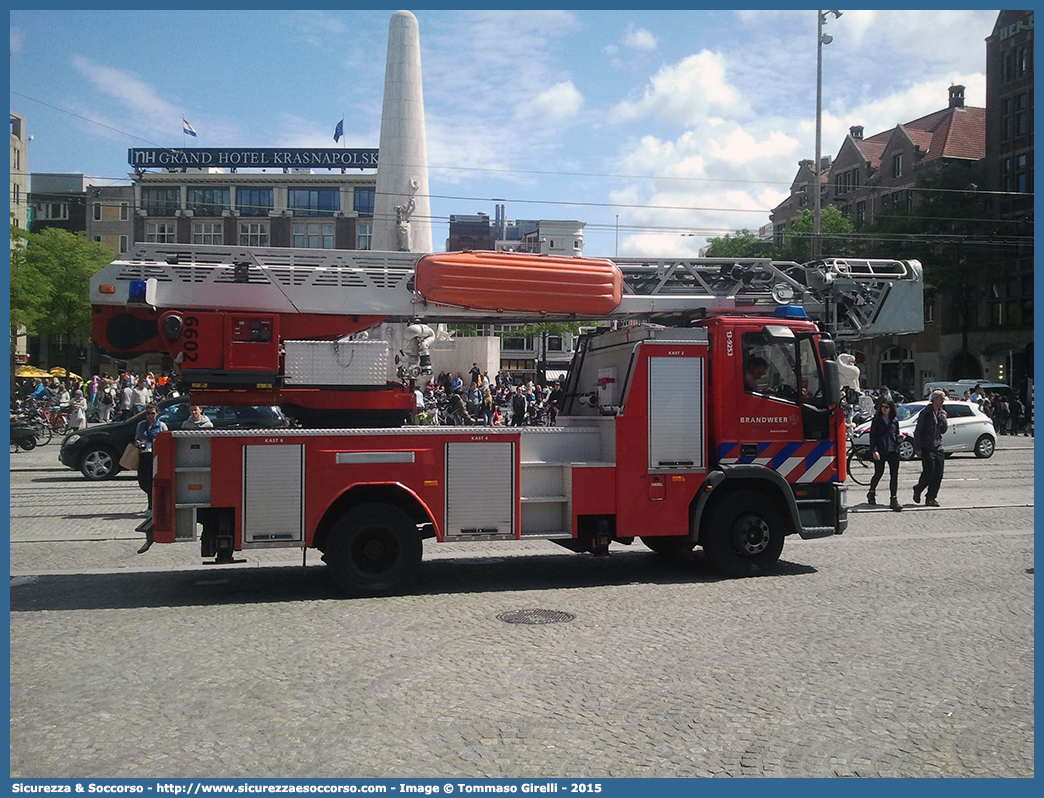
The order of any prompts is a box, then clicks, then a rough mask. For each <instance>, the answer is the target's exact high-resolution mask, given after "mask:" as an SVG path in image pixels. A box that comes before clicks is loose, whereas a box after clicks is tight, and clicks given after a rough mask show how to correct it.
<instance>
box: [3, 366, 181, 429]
mask: <svg viewBox="0 0 1044 798" xmlns="http://www.w3.org/2000/svg"><path fill="white" fill-rule="evenodd" d="M178 393H179V390H178V386H177V383H176V381H175V379H174V378H173V377H172V376H171V375H169V374H160V375H159V376H156V375H154V374H152V373H151V372H149V373H148V374H140V375H138V374H132V373H129V372H125V373H123V374H120V375H119V376H117V377H110V376H109V375H108V374H100V375H95V376H94V377H91V378H90V379H88V380H81V379H80V378H79V377H75V376H70V377H68V378H65V379H62V378H59V377H52V378H35V377H33V378H23V379H20V380H16V384H15V386H14V390H13V391H12V393H11V410H12V412H14V411H16V409H20V408H22V407H25V406H27V405H29V404H36V405H41V406H44V407H48V408H50V409H51V410H52V411H54V412H66V413H68V414H69V422H68V426H69V428H70V429H73V430H78V429H83V428H84V427H86V426H87V421H88V416H91V418H92V419H96V420H97V421H99V422H101V423H102V424H107V423H108V422H110V421H123V420H125V419H128V418H130V417H131V416H133V415H136V414H138V413H141V412H142V411H143V410H144V409H145V407H146V405H148V404H150V403H153V402H159V401H160V400H162V399H166V398H168V397H170V396H177V395H178Z"/></svg>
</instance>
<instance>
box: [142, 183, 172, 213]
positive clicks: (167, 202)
mask: <svg viewBox="0 0 1044 798" xmlns="http://www.w3.org/2000/svg"><path fill="white" fill-rule="evenodd" d="M141 207H142V208H143V209H144V210H145V213H147V214H148V215H149V216H174V215H175V214H176V213H177V212H178V210H179V209H180V208H181V189H180V188H143V189H142V190H141Z"/></svg>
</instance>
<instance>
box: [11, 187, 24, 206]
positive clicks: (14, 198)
mask: <svg viewBox="0 0 1044 798" xmlns="http://www.w3.org/2000/svg"><path fill="white" fill-rule="evenodd" d="M20 192H21V187H20V186H19V185H18V184H17V183H12V184H11V202H13V203H14V204H15V205H21V204H22V197H21V194H20Z"/></svg>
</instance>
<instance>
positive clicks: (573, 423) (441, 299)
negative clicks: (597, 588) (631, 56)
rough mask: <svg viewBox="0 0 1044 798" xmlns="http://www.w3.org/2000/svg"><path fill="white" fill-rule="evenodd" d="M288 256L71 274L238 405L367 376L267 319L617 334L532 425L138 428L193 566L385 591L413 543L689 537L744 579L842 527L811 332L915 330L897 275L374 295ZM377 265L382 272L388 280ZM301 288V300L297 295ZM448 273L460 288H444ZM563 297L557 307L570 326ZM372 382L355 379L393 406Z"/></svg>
mask: <svg viewBox="0 0 1044 798" xmlns="http://www.w3.org/2000/svg"><path fill="white" fill-rule="evenodd" d="M291 255H292V253H289V252H288V251H285V250H284V251H263V252H252V253H251V252H247V251H237V252H235V253H230V252H227V251H220V252H214V251H212V250H211V249H208V248H203V247H199V248H190V247H183V248H181V249H180V250H178V251H177V252H173V253H171V252H159V251H157V250H156V249H155V248H152V249H143V250H141V251H139V252H138V253H135V255H133V256H132V257H130V258H128V259H127V260H125V261H122V262H117V263H115V264H113V265H112V266H110V267H109V268H108V269H107V270H103V272H101V273H99V275H98V276H96V278H95V280H94V282H93V283H92V297H93V299H94V301H95V303H96V314H97V315H102V314H104V315H106V317H107V318H108V319H109V320H111V319H114V318H119V317H120V316H121V315H122V316H128V315H133V314H134V313H137V314H138V318H139V320H142V317H145V318H151V319H153V324H154V325H155V326H156V331H157V332H156V335H157V336H158V337H159V338H160V339H162V340H164V341H165V344H164V346H165V347H166V348H167V350H168V351H170V352H171V353H172V355H173V356H175V358H177V356H178V355H179V354H184V353H187V352H193V353H197V359H196V360H195V361H194V362H197V363H198V362H199V361H200V360H203V359H206V362H208V363H209V364H210V365H209V366H208V368H209V369H210V372H211V379H213V378H214V376H216V378H217V379H218V380H219V381H223V382H221V383H220V384H221V385H222V386H224V387H223V388H222V390H224V394H223V400H222V401H223V402H225V403H227V402H228V401H229V399H228V397H229V396H236V397H240V398H241V399H242V400H243V401H245V402H248V403H251V404H256V403H257V400H258V396H259V395H260V394H259V392H265V391H271V392H275V393H279V392H280V391H288V392H293V391H315V392H316V393H317V394H320V393H323V392H324V390H325V389H324V386H326V387H327V388H329V386H330V384H331V383H336V384H335V385H334V386H333V388H332V390H330V391H329V392H328V393H329V394H332V395H334V396H340V401H341V403H342V404H343V406H346V407H347V406H350V404H351V402H352V401H353V394H355V393H356V392H355V391H353V390H352V389H353V387H355V388H357V387H358V386H352V385H350V384H347V382H350V381H351V380H357V379H358V373H357V372H353V373H352V374H351V375H349V376H347V377H344V376H343V375H342V377H340V378H332V377H330V375H329V372H330V371H331V370H333V371H337V368H336V366H337V364H340V365H341V366H344V365H345V363H346V362H348V361H353V362H354V358H355V357H356V356H357V355H358V356H359V357H360V358H361V359H362V360H363V361H366V362H367V363H369V361H367V357H366V355H365V352H366V351H368V350H370V349H380V344H382V343H387V342H379V341H374V340H372V339H364V340H356V341H352V340H347V339H344V338H340V339H338V340H335V341H329V340H327V341H322V340H313V341H310V342H309V343H311V344H314V347H313V349H316V351H309V353H308V355H307V357H305V358H304V360H302V359H301V358H302V356H299V355H296V354H293V353H292V350H293V349H294V348H295V347H294V346H293V345H292V344H294V343H295V342H292V341H290V340H289V339H287V338H285V336H284V335H283V334H282V332H281V331H283V330H286V329H287V328H288V326H292V325H288V324H287V318H290V317H292V316H294V315H298V316H301V318H298V319H295V323H296V326H294V327H293V328H294V329H296V330H302V329H306V328H307V325H308V323H313V324H314V325H315V328H319V327H321V326H322V325H326V326H327V327H326V328H327V329H332V328H333V327H335V326H336V325H335V324H334V322H333V319H335V318H338V317H339V316H344V315H346V314H351V313H353V311H355V310H358V311H360V313H359V315H358V316H357V317H356V318H355V320H354V321H352V322H351V323H352V324H358V323H359V319H360V318H362V317H363V316H365V315H369V316H370V317H371V318H376V317H383V318H389V319H402V320H405V321H411V322H413V324H411V328H417V327H420V328H424V326H425V325H423V324H420V323H419V321H420V320H421V319H422V318H423V319H437V320H445V319H473V318H477V317H480V316H483V317H487V318H488V317H495V318H498V319H515V318H525V317H527V316H528V317H532V316H533V315H535V314H541V317H542V318H547V317H552V318H561V317H566V318H601V319H609V320H612V321H615V322H618V323H619V322H625V325H624V326H619V327H618V329H600V330H598V331H597V333H592V334H589V335H586V336H584V337H583V338H582V339H581V342H580V345H579V347H578V350H577V352H576V354H575V357H574V360H573V364H572V367H571V369H570V370H569V375H568V378H567V381H566V385H565V388H564V401H563V406H562V410H561V413H560V415H559V417H558V423H559V426H556V427H538V428H516V427H511V428H494V427H452V428H446V427H443V428H438V427H436V428H420V427H394V428H382V429H361V428H353V429H343V428H342V429H300V430H288V431H281V432H277V433H272V432H269V433H266V432H264V431H242V432H239V431H227V432H225V431H185V432H173V433H167V434H163V435H161V436H159V438H158V439H157V441H156V444H155V456H154V468H155V479H154V482H153V498H154V502H153V503H154V515H153V518H152V519H151V529H147V530H146V531H147V533H148V534H149V535H151V537H152V538H153V539H154V540H155V541H156V542H158V543H176V542H198V544H199V545H200V550H201V556H202V557H205V558H211V557H213V558H215V561H217V562H231V561H233V558H234V554H235V552H237V551H243V550H249V549H258V548H270V547H296V548H313V549H318V550H319V551H320V552H322V555H323V559H324V560H325V562H326V563H327V564H328V566H329V567H330V571H331V574H332V575H333V578H334V579H335V580H336V582H337V583H338V584H339V585H340V586H341V587H342V588H344V589H345V590H346V591H349V592H352V593H356V594H364V595H376V594H384V593H389V592H394V591H398V590H401V589H402V588H403V587H404V586H406V585H407V584H408V583H409V582H410V580H411V578H412V577H413V576H414V575H415V573H416V571H417V569H418V567H419V565H420V562H421V552H422V542H423V540H425V539H427V538H434V539H435V540H436V541H438V542H439V543H451V542H456V541H494V540H505V541H506V540H526V539H546V540H550V541H553V542H555V543H558V544H559V545H562V546H564V547H566V548H568V549H571V550H573V551H577V552H589V553H592V554H596V555H599V554H605V553H608V550H609V547H610V545H611V544H612V543H619V544H624V545H629V544H631V543H632V542H633V541H634V539H635V538H636V537H637V538H640V539H641V540H642V542H643V543H644V544H645V545H646V546H648V547H649V548H651V549H653V550H655V551H658V552H662V553H675V552H684V551H689V550H691V549H692V548H694V547H695V546H697V545H698V546H701V547H702V548H703V549H704V551H705V553H706V556H707V558H708V560H709V561H710V562H711V564H712V565H713V566H714V567H715V568H717V569H719V570H720V571H721V572H723V573H725V574H728V575H733V576H743V575H752V574H758V573H761V572H764V571H765V570H766V569H769V568H771V567H772V566H773V565H774V563H775V562H776V561H777V560H778V558H779V556H780V552H781V550H782V547H783V542H784V539H785V537H786V536H787V535H792V534H797V535H799V536H801V537H802V538H816V537H825V536H829V535H837V534H841V533H842V532H844V530H845V528H846V527H847V524H848V516H847V511H846V505H845V485H844V480H845V476H846V475H845V457H844V455H845V419H844V415H843V411H842V408H841V401H840V400H841V389H840V385H839V379H838V368H837V363H836V360H835V357H836V347H837V343H836V341H837V339H845V338H856V337H869V336H872V335H876V334H882V333H886V332H888V333H893V332H909V331H914V330H916V329H919V327H920V323H921V317H922V316H921V313H922V304H921V299H922V277H921V274H922V273H921V268H920V264H919V263H917V262H916V261H874V260H861V261H855V260H847V261H846V260H837V259H834V260H829V261H822V262H817V263H814V264H808V265H805V266H799V265H798V264H786V263H777V262H771V261H767V260H748V261H734V260H707V259H704V260H672V261H625V262H619V261H617V262H610V261H593V260H589V259H551V258H547V257H545V256H532V255H513V256H509V255H505V254H502V253H450V254H448V255H437V256H433V255H429V256H420V255H409V254H408V253H384V254H381V253H376V257H377V258H381V257H384V258H385V261H384V263H383V266H382V268H383V269H384V272H383V277H382V279H381V281H380V282H381V284H382V285H384V286H385V287H384V288H383V290H385V291H387V292H388V294H387V295H386V296H385V297H383V298H381V297H378V298H376V299H375V298H374V291H376V289H374V290H373V291H370V292H369V294H367V293H366V290H365V289H366V286H362V287H361V288H360V282H359V279H358V271H356V272H353V273H345V272H346V270H347V271H348V272H351V271H352V270H353V269H355V270H358V269H364V270H365V269H370V270H372V269H373V266H372V263H358V262H357V263H351V262H349V260H350V258H351V253H337V254H336V255H333V256H331V259H330V260H328V261H327V262H326V263H325V264H323V265H324V266H325V269H319V270H318V271H316V264H314V263H313V264H309V265H308V268H305V269H302V270H301V272H300V273H295V270H294V269H293V268H292V266H288V265H287V263H286V259H287V258H289V257H291ZM392 256H394V258H395V259H396V263H397V264H398V265H399V266H402V267H404V268H403V269H402V270H401V271H395V270H389V269H388V268H387V266H388V259H389V258H390V257H392ZM357 257H359V258H360V259H361V258H363V257H368V258H371V259H372V258H374V257H375V254H374V253H361V254H360V255H358V256H357ZM197 262H199V263H200V264H201V266H202V267H203V268H201V269H200V273H197V272H196V267H195V264H196V263H197ZM244 263H246V264H249V265H242V264H244ZM175 267H179V268H180V269H181V272H182V274H183V275H187V277H188V279H184V280H183V278H182V277H181V276H178V275H177V273H171V272H170V271H169V270H170V269H173V268H175ZM280 269H282V271H280ZM469 269H470V270H471V272H470V273H469V272H468V270H469ZM403 272H409V274H408V275H405V274H404V273H403ZM461 273H464V275H465V279H460V276H461ZM237 275H238V276H237ZM165 277H166V278H167V279H166V280H164V278H165ZM317 277H318V278H319V279H320V280H321V281H322V282H321V283H320V286H325V288H323V289H322V290H318V291H311V292H309V291H308V290H305V289H306V288H307V287H308V286H309V285H310V281H314V280H315V279H316V278H317ZM197 278H198V279H197ZM178 281H181V282H180V283H179V282H178ZM222 281H223V282H222ZM208 282H209V283H210V284H211V288H210V289H207V287H206V284H207V283H208ZM353 282H354V285H355V288H360V291H358V292H355V291H353V289H352V285H353ZM469 282H470V283H471V284H473V285H476V286H480V287H481V289H482V290H481V291H473V292H469V290H468V285H469ZM490 285H493V286H494V287H495V290H490V289H489V286H490ZM214 286H216V287H214ZM273 286H274V287H275V290H274V291H273V292H272V295H271V296H266V292H267V291H269V290H270V289H272V287H273ZM313 287H314V286H313ZM237 288H238V289H240V290H238V291H237V290H236V289H237ZM357 293H358V296H357V295H356V294H357ZM273 296H274V297H277V298H278V301H279V303H280V304H278V305H276V304H275V303H274V301H273ZM574 301H575V302H576V305H575V307H581V308H582V309H581V310H578V311H576V312H571V309H572V308H573V307H574V304H573V302H574ZM106 305H107V307H104V306H106ZM98 306H102V309H101V312H99V310H98ZM266 307H267V308H268V310H266V309H265V308H266ZM273 308H275V310H273ZM810 313H811V314H812V315H813V316H814V319H815V320H813V319H811V318H810V317H809V314H810ZM205 316H209V317H210V320H209V322H207V323H206V324H205V323H204V322H203V321H202V320H201V319H202V318H203V317H205ZM327 317H329V318H327ZM307 318H310V319H312V322H307V321H306V319H307ZM639 320H640V321H639ZM143 323H144V322H143ZM203 329H208V330H209V332H207V333H206V335H203V334H202V333H201V331H202V330H203ZM193 330H195V331H196V332H195V334H192V335H190V334H189V333H190V332H192V331H193ZM207 336H209V338H210V339H212V340H211V341H209V342H208V340H207ZM420 338H421V339H422V340H421V341H420V346H419V347H415V348H414V349H412V350H411V354H412V357H408V358H406V360H405V362H404V365H403V367H401V368H400V373H404V374H405V377H406V379H407V380H409V379H411V378H413V377H418V376H420V378H421V379H423V373H424V372H425V370H430V369H428V364H429V363H430V361H428V360H427V359H426V358H427V357H428V355H427V352H426V349H425V346H424V343H425V340H426V339H427V334H426V333H423V332H422V333H421V334H420ZM103 340H104V336H103ZM191 343H194V344H195V346H192V347H190V346H189V345H190V344H191ZM296 343H303V342H296ZM374 344H377V345H378V346H376V347H374V346H372V345H374ZM237 347H239V348H240V349H239V351H237ZM255 351H256V352H258V353H261V354H258V355H255V354H254V352H255ZM381 351H383V350H381ZM317 352H319V354H317ZM360 352H363V353H364V354H363V355H359V353H360ZM404 354H406V352H405V350H404ZM309 358H310V359H309ZM379 360H380V358H378V361H379ZM306 361H307V362H306ZM180 362H182V364H183V365H187V364H186V363H185V359H184V358H183V357H182V359H181V361H180ZM239 364H244V368H242V369H239V371H240V372H241V373H239V374H238V375H237V374H236V373H235V372H236V371H237V365H239ZM317 364H318V365H317ZM331 364H333V366H331ZM377 366H378V370H379V366H380V363H377ZM367 368H368V369H370V371H372V370H373V364H372V363H370V364H369V365H368V366H367ZM402 368H405V369H406V371H405V372H402V370H401V369H402ZM190 371H191V369H190ZM342 371H343V369H342ZM244 373H245V374H244ZM292 375H296V376H292ZM378 376H379V377H380V379H375V380H374V381H373V383H374V384H372V385H371V386H370V387H372V389H373V390H374V391H376V392H377V393H378V395H379V394H380V393H381V392H382V391H388V392H391V393H393V394H394V393H395V391H394V390H393V389H392V388H387V387H385V386H379V385H377V384H376V383H378V382H380V381H382V380H384V375H378ZM295 379H296V382H295V381H294V380H295ZM250 380H255V382H254V384H253V385H249V384H246V385H245V384H244V382H246V383H249V382H250ZM346 381H347V382H346ZM309 383H311V384H309ZM193 390H194V393H195V390H196V389H195V388H194V389H193ZM201 390H204V391H213V390H214V388H213V386H212V385H210V384H209V383H207V384H204V385H203V387H202V388H201ZM306 401H311V400H306Z"/></svg>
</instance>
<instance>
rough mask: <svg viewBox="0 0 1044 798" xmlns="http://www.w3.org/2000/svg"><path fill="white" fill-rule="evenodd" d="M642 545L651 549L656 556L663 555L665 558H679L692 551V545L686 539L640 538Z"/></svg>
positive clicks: (672, 537)
mask: <svg viewBox="0 0 1044 798" xmlns="http://www.w3.org/2000/svg"><path fill="white" fill-rule="evenodd" d="M641 540H642V543H644V544H645V545H646V547H648V548H650V549H652V550H653V551H655V552H656V553H657V554H663V555H664V556H666V557H679V556H681V555H682V554H685V553H686V552H689V551H692V547H693V545H694V544H693V543H692V541H690V540H689V539H688V538H686V537H677V536H673V535H672V536H668V537H662V536H661V537H645V536H644V535H643V536H642V539H641Z"/></svg>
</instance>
